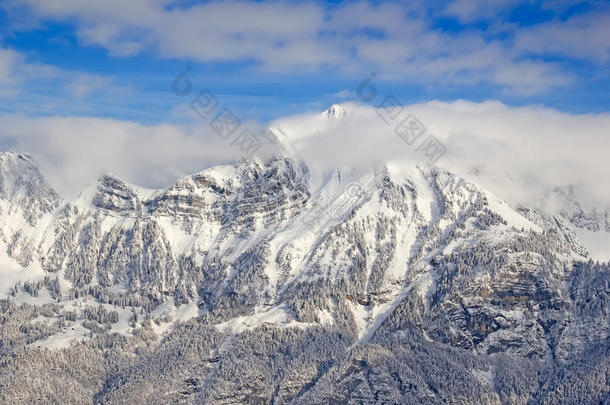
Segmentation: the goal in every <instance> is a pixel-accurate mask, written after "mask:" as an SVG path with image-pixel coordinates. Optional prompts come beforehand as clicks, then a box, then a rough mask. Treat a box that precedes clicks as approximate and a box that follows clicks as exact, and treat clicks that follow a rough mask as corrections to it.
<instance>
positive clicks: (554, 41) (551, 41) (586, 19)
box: [515, 12, 610, 64]
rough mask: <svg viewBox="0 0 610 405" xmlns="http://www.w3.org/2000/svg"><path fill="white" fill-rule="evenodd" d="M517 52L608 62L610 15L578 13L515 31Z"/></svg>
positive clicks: (609, 53)
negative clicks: (563, 19) (563, 18)
mask: <svg viewBox="0 0 610 405" xmlns="http://www.w3.org/2000/svg"><path fill="white" fill-rule="evenodd" d="M515 48H516V49H517V50H518V51H520V52H533V53H536V54H553V55H562V56H569V57H572V58H577V59H585V60H593V61H596V62H599V63H603V64H607V63H608V62H610V14H609V13H608V12H605V13H599V14H598V13H596V14H593V15H580V16H576V17H573V18H571V19H569V20H567V21H554V22H551V23H548V24H543V25H539V26H534V27H531V28H526V29H522V30H520V31H519V32H517V33H516V39H515Z"/></svg>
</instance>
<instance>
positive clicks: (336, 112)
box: [324, 104, 349, 120]
mask: <svg viewBox="0 0 610 405" xmlns="http://www.w3.org/2000/svg"><path fill="white" fill-rule="evenodd" d="M348 113H349V111H348V109H347V108H345V107H344V106H342V105H341V104H333V105H331V106H330V107H329V108H328V110H326V111H325V112H324V115H325V116H326V117H328V118H330V119H337V120H338V119H341V118H343V117H345V116H346V115H347V114H348Z"/></svg>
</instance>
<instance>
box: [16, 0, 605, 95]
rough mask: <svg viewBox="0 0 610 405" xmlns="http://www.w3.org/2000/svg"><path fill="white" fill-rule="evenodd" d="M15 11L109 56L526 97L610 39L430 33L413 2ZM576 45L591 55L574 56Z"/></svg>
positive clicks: (542, 31) (74, 5)
mask: <svg viewBox="0 0 610 405" xmlns="http://www.w3.org/2000/svg"><path fill="white" fill-rule="evenodd" d="M12 2H13V3H15V4H22V5H23V4H27V5H28V6H29V8H30V9H31V10H33V13H34V14H35V15H36V16H37V18H39V19H42V20H44V19H56V20H63V21H70V22H72V21H75V22H76V29H77V34H78V36H79V39H80V41H81V42H82V43H84V44H86V45H96V46H101V47H104V48H106V49H107V50H109V51H110V52H111V53H112V54H115V55H121V56H127V55H133V54H135V53H138V52H141V51H144V50H153V51H155V52H157V54H158V55H159V56H161V57H165V58H183V59H194V60H198V61H201V62H218V61H223V62H226V61H240V62H246V63H253V64H255V65H256V68H258V69H262V70H265V71H271V72H282V73H294V72H299V71H301V72H302V71H309V72H311V71H318V70H320V69H324V68H332V69H335V70H336V71H337V72H338V73H339V74H347V75H354V74H355V75H361V74H368V72H370V71H372V70H374V71H376V72H377V73H378V74H379V75H380V76H385V77H390V78H401V80H402V81H407V82H411V83H418V84H426V85H428V84H438V83H442V84H449V85H454V84H457V85H463V84H467V85H478V84H492V85H497V86H499V87H501V88H503V89H505V90H507V91H510V92H513V93H519V94H526V95H530V94H533V93H539V92H544V91H547V90H549V89H551V88H554V87H559V86H566V85H569V84H571V83H572V82H573V80H574V78H573V77H571V75H570V74H568V73H566V72H565V71H563V70H562V69H561V68H560V66H559V65H558V64H554V63H550V62H548V61H545V60H544V59H543V58H540V57H539V56H540V53H541V52H546V51H549V52H559V50H560V49H562V51H561V52H563V53H562V54H564V55H567V56H568V57H585V58H588V59H589V60H593V61H597V62H599V61H605V60H607V53H608V50H607V49H606V48H607V46H606V45H607V38H608V37H610V35H605V34H606V33H607V29H606V27H607V26H608V24H607V23H604V21H605V19H607V18H608V13H607V12H605V11H604V10H602V11H600V12H599V13H601V15H599V16H598V17H596V18H595V19H594V20H595V21H598V22H597V23H596V25H595V27H594V28H592V29H587V28H586V27H585V26H586V21H587V19H588V18H589V16H588V15H587V16H583V17H582V20H583V21H582V22H579V20H578V19H577V18H575V19H573V20H570V21H568V23H567V24H565V26H564V24H558V23H545V24H540V25H539V26H535V27H534V28H532V29H531V31H529V32H530V33H529V34H528V33H527V32H526V33H524V34H519V31H520V29H519V28H518V27H516V26H514V25H512V24H505V25H503V26H502V28H501V31H503V33H504V34H505V35H504V36H505V37H506V38H507V39H505V40H502V41H498V40H491V39H489V38H487V37H486V36H485V32H483V31H480V30H476V29H474V30H467V31H464V32H458V33H456V32H453V33H451V34H447V33H444V32H443V31H442V30H439V29H435V28H432V27H431V21H430V20H429V16H426V15H425V13H424V12H423V11H424V8H423V6H422V4H421V3H419V2H415V3H393V2H392V3H380V4H377V5H373V4H372V3H370V2H366V1H360V2H348V3H344V4H340V5H338V6H336V7H333V8H330V9H326V8H324V6H323V5H322V4H320V3H313V2H312V3H309V2H294V3H293V2H285V1H274V2H248V1H224V2H218V1H211V2H205V3H197V4H190V3H183V4H181V3H178V5H176V4H175V3H173V2H172V1H169V0H136V1H130V2H120V1H118V0H109V1H105V2H84V3H83V2H81V1H77V0H57V1H53V2H39V1H34V0H12ZM517 3H518V2H517ZM515 4H516V2H511V1H501V2H494V3H493V4H491V3H489V2H487V3H485V4H483V3H481V2H480V1H479V0H457V1H455V2H453V3H451V4H450V5H449V6H448V7H447V9H446V10H445V12H446V13H449V14H451V15H455V16H457V17H458V18H460V19H461V20H463V21H474V20H478V19H482V18H491V17H493V16H494V15H496V14H498V13H502V12H503V13H506V12H507V10H509V9H510V8H509V7H510V6H511V5H515ZM554 7H558V6H554ZM493 27H496V28H495V29H498V28H497V24H496V23H492V24H491V27H490V30H492V28H493ZM564 33H565V37H564ZM514 35H517V39H516V42H515V44H516V46H513V41H512V38H513V36H514ZM549 38H550V40H549ZM579 43H581V44H583V43H584V44H588V45H594V46H588V47H586V46H585V47H581V48H579V47H578V44H579ZM562 44H564V45H566V44H567V45H568V46H562ZM531 52H535V53H537V54H536V56H535V57H533V56H532V55H531Z"/></svg>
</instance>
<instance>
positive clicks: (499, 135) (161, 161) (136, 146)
mask: <svg viewBox="0 0 610 405" xmlns="http://www.w3.org/2000/svg"><path fill="white" fill-rule="evenodd" d="M344 105H345V106H346V107H347V108H348V110H349V113H348V115H347V116H346V117H345V118H344V119H341V120H333V119H328V118H327V117H325V116H324V115H323V114H322V113H321V112H315V113H311V114H302V115H296V116H290V117H285V118H282V119H279V120H276V121H273V122H271V123H269V126H270V127H271V128H274V131H275V132H276V133H277V134H278V137H279V138H280V139H281V141H282V143H283V145H285V153H291V154H293V155H294V156H297V157H299V158H303V159H305V160H306V161H307V162H309V163H310V164H311V165H314V166H317V167H321V168H323V169H326V170H334V169H341V168H351V167H359V166H360V167H370V166H373V165H374V164H376V163H377V162H379V161H400V162H406V163H407V164H425V163H426V158H425V156H423V155H422V154H421V153H420V152H418V151H417V148H416V146H415V145H408V144H406V143H405V142H404V141H403V140H402V139H401V138H400V137H399V136H398V135H397V134H396V133H395V132H394V127H395V126H396V123H397V121H396V122H392V125H390V124H387V123H386V122H385V121H384V120H383V119H382V118H381V117H380V116H379V115H378V113H377V111H376V109H375V108H373V107H371V106H366V105H361V104H355V103H347V104H344ZM403 114H404V115H403V116H406V115H407V114H413V115H414V116H415V117H416V118H417V119H418V120H419V121H420V122H421V123H422V124H423V125H424V126H425V129H426V131H425V134H426V135H428V134H432V135H434V136H435V137H436V138H437V139H438V140H440V141H441V142H442V143H443V144H444V146H445V147H446V153H445V154H444V155H443V156H442V157H441V159H440V160H439V161H438V162H437V165H438V166H440V167H443V168H447V169H449V170H451V171H454V172H456V173H458V174H460V175H462V176H464V177H466V178H467V179H469V180H472V181H474V182H476V183H479V184H480V185H482V186H483V187H486V188H489V189H490V190H491V191H493V192H495V193H496V194H498V195H499V196H500V197H502V198H504V199H506V200H508V201H509V202H511V203H514V204H516V203H528V204H535V203H537V202H539V201H540V200H541V199H543V198H544V197H545V195H546V194H548V193H549V192H550V191H552V190H553V189H554V188H555V187H562V186H567V185H574V186H576V187H578V188H579V190H580V191H581V193H582V196H583V198H586V199H590V200H591V201H595V202H597V203H599V204H600V205H604V206H606V207H609V208H610V191H609V190H608V189H607V188H605V187H603V185H604V184H605V183H604V182H605V180H606V179H608V178H610V165H608V162H607V156H608V152H609V149H608V136H609V134H608V128H610V114H581V115H576V114H567V113H562V112H559V111H556V110H552V109H548V108H543V107H509V106H507V105H504V104H502V103H500V102H496V101H487V102H482V103H474V102H468V101H456V102H451V103H445V102H439V101H433V102H427V103H422V104H416V105H410V106H405V107H404V111H403ZM245 126H247V127H249V128H250V129H252V130H253V131H254V132H256V133H262V130H261V128H262V127H261V126H260V124H258V123H246V124H245ZM0 128H2V131H1V133H0V144H3V145H8V146H10V147H11V148H13V149H16V150H18V151H25V152H29V153H31V154H33V155H34V157H35V158H36V159H37V160H38V161H39V162H40V164H41V166H42V169H43V171H44V173H45V174H46V175H47V176H48V177H49V179H50V181H51V183H52V184H53V185H54V186H55V187H56V188H57V189H58V190H59V191H61V192H63V193H64V194H67V195H72V196H73V195H76V194H77V192H79V191H80V190H82V189H83V188H84V187H85V186H86V185H87V184H88V183H90V182H92V181H95V179H96V178H97V177H98V176H99V175H100V174H102V173H104V172H110V173H113V174H115V175H117V176H118V177H120V178H122V179H124V180H126V181H129V182H132V183H135V184H137V185H140V186H144V187H165V186H168V185H170V184H172V182H173V181H175V180H176V179H177V178H178V177H180V176H183V175H187V174H191V173H194V172H197V171H199V170H202V169H205V168H207V167H210V166H213V165H216V164H223V163H232V162H234V161H235V160H237V159H239V158H240V157H241V152H240V150H239V149H237V148H236V147H235V146H234V145H233V146H232V145H231V144H230V143H229V142H227V141H224V140H223V139H221V138H220V137H218V135H217V134H216V133H214V132H213V131H211V129H210V127H209V126H208V125H207V123H204V122H201V123H197V124H196V125H191V126H180V125H170V124H160V125H148V126H147V125H141V124H135V123H131V122H127V121H119V120H111V119H100V118H88V117H42V118H32V117H27V116H24V115H4V116H0ZM261 139H262V140H263V141H264V142H266V141H265V139H264V137H261ZM422 139H423V138H422ZM260 151H261V152H262V153H263V156H269V154H270V153H279V152H278V151H277V150H276V149H275V146H274V145H271V144H265V146H264V148H262V149H260Z"/></svg>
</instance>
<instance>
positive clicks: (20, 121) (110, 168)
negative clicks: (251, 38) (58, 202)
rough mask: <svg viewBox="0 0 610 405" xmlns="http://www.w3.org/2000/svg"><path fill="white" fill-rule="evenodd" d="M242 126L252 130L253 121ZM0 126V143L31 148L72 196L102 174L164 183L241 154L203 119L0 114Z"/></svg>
mask: <svg viewBox="0 0 610 405" xmlns="http://www.w3.org/2000/svg"><path fill="white" fill-rule="evenodd" d="M243 126H244V128H248V129H250V130H251V131H253V132H254V133H258V132H257V131H258V128H259V126H258V125H257V124H256V123H252V122H249V123H244V124H243ZM0 128H2V130H1V131H0V144H2V145H6V144H8V145H11V148H13V149H15V150H17V151H20V152H28V153H31V154H32V155H33V156H34V157H35V158H36V160H37V161H38V162H39V164H40V166H41V170H42V171H43V173H44V174H45V175H46V176H47V177H48V179H49V181H50V183H51V184H52V185H53V186H54V187H55V188H56V189H57V190H58V191H59V192H60V193H62V194H64V195H66V196H72V197H73V196H75V195H77V194H78V193H79V192H80V191H82V190H83V188H84V187H86V186H87V185H88V184H90V183H91V182H93V181H95V180H96V179H97V178H98V177H99V176H100V175H101V174H103V173H111V174H115V175H117V176H119V177H120V178H121V179H123V180H125V181H128V182H133V183H136V184H138V185H140V186H144V187H153V188H155V187H165V186H169V185H170V184H172V183H173V182H174V181H175V180H176V179H177V178H178V177H180V176H183V175H186V174H192V173H195V172H197V171H199V170H201V169H204V168H206V167H209V166H212V165H215V164H222V163H227V162H234V161H235V160H237V159H239V158H240V157H241V153H242V152H241V151H240V150H239V149H238V148H237V147H236V146H232V145H231V144H230V142H227V141H224V140H222V139H221V138H220V137H219V136H218V135H216V134H215V133H214V132H212V130H211V129H210V128H209V126H208V125H207V123H206V122H200V123H198V124H197V125H194V126H189V127H180V126H175V125H170V124H159V125H151V126H146V125H141V124H136V123H133V122H128V121H120V120H113V119H101V118H91V117H37V118H32V117H27V116H24V115H0ZM261 140H264V139H262V137H261ZM265 147H268V145H267V144H264V145H263V149H261V150H260V151H261V153H265V152H264V148H265Z"/></svg>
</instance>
